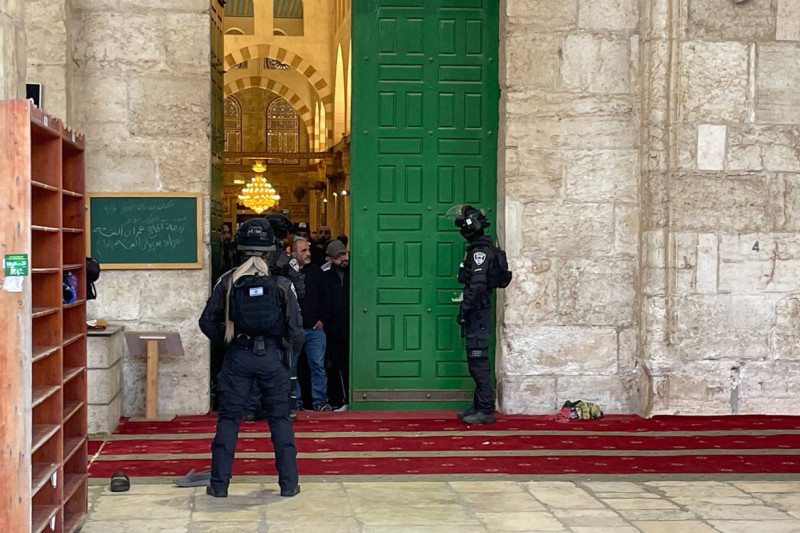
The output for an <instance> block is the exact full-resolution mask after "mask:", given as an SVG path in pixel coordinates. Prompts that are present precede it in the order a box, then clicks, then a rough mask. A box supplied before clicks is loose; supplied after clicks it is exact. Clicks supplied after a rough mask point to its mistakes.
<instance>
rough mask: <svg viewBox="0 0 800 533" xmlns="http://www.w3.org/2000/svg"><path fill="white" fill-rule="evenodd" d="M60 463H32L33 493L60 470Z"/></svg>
mask: <svg viewBox="0 0 800 533" xmlns="http://www.w3.org/2000/svg"><path fill="white" fill-rule="evenodd" d="M58 467H59V463H33V464H31V494H32V495H35V494H36V493H37V492H39V490H41V489H42V488H43V487H44V486H45V484H47V483H49V482H50V479H51V478H52V477H53V474H55V473H56V472H57V471H58Z"/></svg>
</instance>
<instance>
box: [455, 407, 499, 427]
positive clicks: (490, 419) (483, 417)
mask: <svg viewBox="0 0 800 533" xmlns="http://www.w3.org/2000/svg"><path fill="white" fill-rule="evenodd" d="M461 420H463V421H464V423H465V424H469V425H471V426H478V425H481V424H494V423H495V421H496V420H495V418H494V413H482V412H480V411H478V412H476V413H473V414H471V415H467V416H465V417H464V418H462V419H461Z"/></svg>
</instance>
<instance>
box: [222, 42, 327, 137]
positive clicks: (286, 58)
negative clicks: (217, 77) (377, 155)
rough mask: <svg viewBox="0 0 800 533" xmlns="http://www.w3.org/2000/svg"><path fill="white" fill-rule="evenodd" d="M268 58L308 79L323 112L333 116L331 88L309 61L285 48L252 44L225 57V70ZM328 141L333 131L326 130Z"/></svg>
mask: <svg viewBox="0 0 800 533" xmlns="http://www.w3.org/2000/svg"><path fill="white" fill-rule="evenodd" d="M262 57H268V58H271V59H277V60H278V61H280V62H281V63H286V64H287V65H289V66H290V67H292V68H293V69H295V70H296V71H298V72H299V73H300V74H302V75H303V76H305V77H306V78H308V81H309V83H311V86H312V87H314V89H315V90H316V91H317V94H319V97H320V100H321V101H322V104H323V105H324V106H325V112H326V113H327V115H328V116H333V93H332V91H331V86H330V84H329V83H328V82H327V80H326V79H325V77H324V76H323V75H322V73H321V72H320V70H319V69H317V68H316V67H314V66H313V65H312V64H311V63H310V62H309V61H307V60H306V59H305V58H303V57H302V56H299V55H297V54H295V53H294V52H291V51H289V50H286V49H285V48H281V47H279V46H274V45H270V44H253V45H249V46H245V47H244V48H240V49H239V50H235V51H234V52H232V53H230V54H228V55H226V56H225V70H226V71H228V70H230V69H231V67H233V65H235V64H237V63H241V62H242V61H247V60H248V59H255V58H262ZM326 135H327V137H328V139H331V140H333V129H331V128H328V130H327V133H326Z"/></svg>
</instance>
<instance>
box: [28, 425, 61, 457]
mask: <svg viewBox="0 0 800 533" xmlns="http://www.w3.org/2000/svg"><path fill="white" fill-rule="evenodd" d="M59 429H61V426H60V425H58V424H34V426H33V437H32V439H31V440H32V442H33V444H32V445H31V454H33V453H34V452H36V450H38V449H39V448H41V447H42V444H44V443H45V442H47V439H49V438H50V437H52V436H53V435H55V434H56V433H58V430H59Z"/></svg>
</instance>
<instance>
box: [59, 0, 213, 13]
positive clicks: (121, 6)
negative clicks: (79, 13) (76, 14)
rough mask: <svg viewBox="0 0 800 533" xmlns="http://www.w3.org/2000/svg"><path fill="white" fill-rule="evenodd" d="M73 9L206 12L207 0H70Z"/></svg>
mask: <svg viewBox="0 0 800 533" xmlns="http://www.w3.org/2000/svg"><path fill="white" fill-rule="evenodd" d="M70 1H71V3H72V8H73V9H78V10H86V11H122V12H139V11H145V12H159V11H169V12H171V13H175V12H180V13H192V12H195V13H197V12H200V13H206V12H207V11H208V0H163V1H162V0H70ZM206 14H207V13H206Z"/></svg>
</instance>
